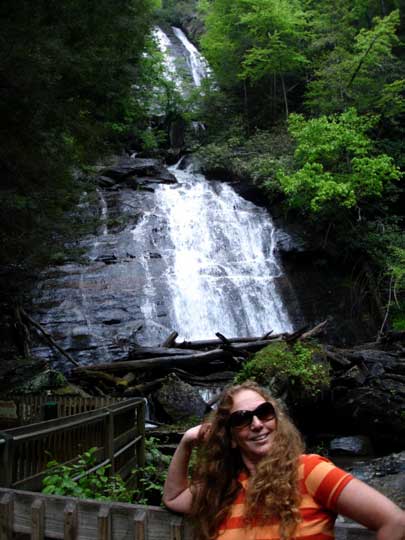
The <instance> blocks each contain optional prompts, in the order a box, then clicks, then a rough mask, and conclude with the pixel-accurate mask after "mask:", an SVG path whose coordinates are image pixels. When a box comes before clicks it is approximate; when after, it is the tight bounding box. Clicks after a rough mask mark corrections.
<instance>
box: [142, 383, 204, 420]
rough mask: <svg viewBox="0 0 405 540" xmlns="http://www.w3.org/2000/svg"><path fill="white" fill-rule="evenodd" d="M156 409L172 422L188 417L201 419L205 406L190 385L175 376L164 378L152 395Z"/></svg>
mask: <svg viewBox="0 0 405 540" xmlns="http://www.w3.org/2000/svg"><path fill="white" fill-rule="evenodd" d="M153 398H154V401H155V403H156V405H157V408H158V409H161V410H162V411H163V413H164V415H166V416H167V418H168V419H169V420H170V421H172V422H178V421H181V420H184V419H186V418H189V417H196V418H197V419H198V420H200V419H202V418H203V416H204V414H205V412H206V409H207V404H206V403H205V401H204V400H203V399H202V397H201V396H200V395H199V393H198V391H197V390H195V389H194V388H193V387H192V386H191V385H190V384H188V383H186V382H183V381H182V380H180V379H179V377H177V375H175V374H170V375H168V376H167V377H166V379H165V382H164V383H163V385H162V386H161V387H160V388H159V390H157V391H156V392H155V393H154V394H153Z"/></svg>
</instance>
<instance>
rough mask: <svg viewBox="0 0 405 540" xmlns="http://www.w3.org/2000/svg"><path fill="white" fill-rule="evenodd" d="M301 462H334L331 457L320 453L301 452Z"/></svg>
mask: <svg viewBox="0 0 405 540" xmlns="http://www.w3.org/2000/svg"><path fill="white" fill-rule="evenodd" d="M299 460H300V463H302V464H304V465H307V464H308V463H321V462H326V463H332V462H331V460H330V459H328V458H327V457H325V456H321V455H319V454H301V455H300V458H299Z"/></svg>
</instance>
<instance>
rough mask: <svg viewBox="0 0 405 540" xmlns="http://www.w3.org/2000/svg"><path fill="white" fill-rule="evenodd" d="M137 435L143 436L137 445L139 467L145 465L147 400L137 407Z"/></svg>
mask: <svg viewBox="0 0 405 540" xmlns="http://www.w3.org/2000/svg"><path fill="white" fill-rule="evenodd" d="M136 411H137V414H136V423H137V426H136V427H137V436H138V437H139V436H140V437H141V438H140V440H139V442H138V443H137V445H136V461H137V467H144V466H145V401H144V400H142V401H141V402H140V404H139V405H137V408H136Z"/></svg>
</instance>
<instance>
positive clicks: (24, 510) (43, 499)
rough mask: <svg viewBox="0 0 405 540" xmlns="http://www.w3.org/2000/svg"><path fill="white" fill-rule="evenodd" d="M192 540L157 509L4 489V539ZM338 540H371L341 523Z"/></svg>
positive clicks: (178, 520) (0, 507) (0, 517)
mask: <svg viewBox="0 0 405 540" xmlns="http://www.w3.org/2000/svg"><path fill="white" fill-rule="evenodd" d="M20 534H26V535H30V536H31V539H32V540H45V539H50V540H51V539H54V538H55V539H57V540H61V539H62V538H63V539H65V540H193V534H192V529H191V526H190V523H188V521H187V520H185V519H183V518H182V517H181V516H178V515H175V514H172V513H170V512H168V511H166V510H164V509H163V508H158V507H156V506H140V505H132V504H124V503H106V502H100V501H89V500H81V499H74V498H71V497H56V496H47V495H42V494H38V493H31V492H25V491H14V490H9V489H1V488H0V540H12V539H13V538H18V536H17V535H20ZM335 534H336V540H373V539H374V538H375V535H374V534H373V533H371V532H370V531H367V530H366V529H364V528H362V527H359V526H358V525H350V524H338V525H337V526H336V531H335Z"/></svg>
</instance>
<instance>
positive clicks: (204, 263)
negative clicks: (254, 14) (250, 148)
mask: <svg viewBox="0 0 405 540" xmlns="http://www.w3.org/2000/svg"><path fill="white" fill-rule="evenodd" d="M155 36H157V37H156V39H157V41H158V42H159V43H160V46H161V48H162V51H163V52H164V54H165V63H166V69H167V73H169V74H170V76H171V77H173V79H174V80H175V81H176V84H178V87H179V88H180V87H181V88H185V86H183V83H182V81H181V78H180V73H181V72H182V70H179V73H178V72H177V71H176V66H177V60H176V58H177V57H175V55H180V56H182V58H183V62H184V60H185V58H188V60H189V62H188V65H189V68H190V73H189V77H190V81H191V80H193V81H194V84H195V85H197V84H199V83H200V82H201V80H202V78H203V77H204V76H205V75H206V74H209V70H208V68H207V65H206V63H205V61H204V59H203V58H202V57H201V55H199V54H197V53H196V49H195V48H194V47H193V46H192V45H191V43H189V42H188V40H187V38H186V36H185V35H184V34H183V33H182V32H181V31H180V30H178V29H175V28H173V29H172V31H171V33H170V37H169V36H167V35H166V34H164V33H163V31H162V30H160V29H159V30H155ZM197 52H198V51H197ZM191 74H192V76H191ZM177 81H179V82H177ZM128 159H137V158H136V157H133V158H128ZM184 165H185V164H184V160H183V161H182V163H179V164H177V165H175V166H173V167H171V172H172V173H173V174H174V175H175V177H176V179H177V183H172V184H161V183H158V182H156V183H155V182H154V183H153V187H152V188H149V189H147V190H146V191H144V190H136V189H133V188H131V187H129V186H120V188H119V189H109V190H102V189H100V190H99V192H98V197H99V205H98V213H99V215H100V217H101V227H99V230H98V231H97V234H95V235H93V236H89V237H86V238H84V239H83V240H81V241H80V249H81V250H83V251H85V252H86V254H87V261H83V260H81V261H71V262H70V263H67V264H65V265H61V266H59V267H55V268H52V269H49V271H47V272H45V273H44V275H43V276H42V277H41V279H40V280H39V282H38V285H37V287H36V290H35V291H34V292H33V300H32V308H33V310H34V311H35V314H36V316H37V317H39V322H40V323H41V324H43V325H44V326H45V327H46V329H47V330H48V331H49V333H50V334H51V335H53V336H54V337H55V338H56V339H57V341H58V343H60V344H61V346H62V347H63V348H64V349H65V350H67V351H69V352H70V354H71V355H72V356H73V357H74V358H75V359H76V360H77V361H79V362H80V363H81V364H87V363H97V362H109V361H113V360H117V359H123V358H126V355H127V353H128V350H129V347H131V345H133V344H134V343H136V344H137V345H158V344H159V343H161V342H162V341H163V340H164V339H166V338H167V336H168V335H169V334H170V333H171V332H172V331H173V330H176V331H177V332H178V333H179V335H180V336H183V337H184V338H187V339H190V340H193V339H204V338H213V337H215V333H216V332H221V333H223V334H224V335H226V336H227V337H230V338H231V337H238V336H246V335H262V334H264V333H267V332H269V331H270V330H273V331H274V332H276V333H277V332H283V331H286V332H289V331H291V330H293V325H292V323H291V320H290V318H289V316H288V312H287V309H286V307H285V304H284V302H283V300H282V294H281V292H283V293H284V292H286V291H287V294H289V301H290V302H291V298H293V295H292V290H291V288H290V287H289V284H288V280H287V279H286V276H285V275H284V272H283V268H282V265H281V262H280V260H279V258H278V255H277V249H276V245H277V235H278V231H277V229H276V227H275V225H274V222H273V220H272V217H271V215H270V214H269V212H268V211H267V210H266V209H264V208H262V207H258V206H256V205H255V204H253V203H252V202H250V201H248V200H245V199H244V198H242V197H241V196H239V195H238V194H237V193H236V192H235V190H234V189H233V187H232V185H230V184H228V183H226V182H219V181H208V180H207V179H206V178H205V177H204V176H203V175H202V174H199V173H198V172H197V171H195V170H193V167H192V165H190V164H189V165H187V166H184ZM107 224H108V227H107ZM283 235H284V237H285V235H286V233H285V232H284V233H283ZM33 353H34V354H36V355H37V356H39V357H43V358H49V354H50V352H49V349H48V347H46V346H38V347H37V348H36V349H34V350H33ZM56 360H57V358H53V359H52V361H56ZM53 365H57V364H56V363H55V364H53ZM61 367H63V366H61Z"/></svg>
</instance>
